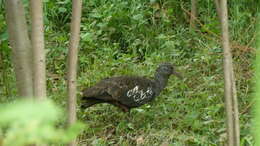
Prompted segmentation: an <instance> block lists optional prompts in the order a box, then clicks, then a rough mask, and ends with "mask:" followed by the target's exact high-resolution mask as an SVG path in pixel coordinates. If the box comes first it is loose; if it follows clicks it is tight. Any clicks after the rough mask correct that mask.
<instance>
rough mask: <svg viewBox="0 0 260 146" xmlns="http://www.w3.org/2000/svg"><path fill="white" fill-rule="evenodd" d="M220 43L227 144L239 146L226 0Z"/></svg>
mask: <svg viewBox="0 0 260 146" xmlns="http://www.w3.org/2000/svg"><path fill="white" fill-rule="evenodd" d="M220 10H221V29H222V45H223V48H224V78H225V106H226V116H227V135H228V145H229V146H239V145H240V144H239V143H240V129H239V117H238V114H239V113H238V104H237V94H236V86H235V77H234V71H233V64H232V54H231V49H230V46H229V35H228V13H227V1H226V0H221V2H220Z"/></svg>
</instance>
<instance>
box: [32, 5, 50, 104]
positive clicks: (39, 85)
mask: <svg viewBox="0 0 260 146" xmlns="http://www.w3.org/2000/svg"><path fill="white" fill-rule="evenodd" d="M30 9H31V17H32V18H31V19H32V34H31V38H32V49H33V89H34V96H35V97H36V98H38V99H43V98H45V97H46V75H45V74H46V72H45V68H46V67H45V51H44V29H43V12H42V0H30Z"/></svg>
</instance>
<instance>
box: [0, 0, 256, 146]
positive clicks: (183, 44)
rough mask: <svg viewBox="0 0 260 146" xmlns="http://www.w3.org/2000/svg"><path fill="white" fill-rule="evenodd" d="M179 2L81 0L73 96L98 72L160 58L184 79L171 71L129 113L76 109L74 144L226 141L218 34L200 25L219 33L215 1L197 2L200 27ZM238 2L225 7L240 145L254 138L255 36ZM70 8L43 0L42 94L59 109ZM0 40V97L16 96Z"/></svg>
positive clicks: (148, 68)
mask: <svg viewBox="0 0 260 146" xmlns="http://www.w3.org/2000/svg"><path fill="white" fill-rule="evenodd" d="M232 2H233V1H232ZM248 3H253V2H251V1H248ZM181 4H182V5H183V6H185V8H187V9H188V8H189V5H187V4H189V3H187V2H185V3H184V2H182V1H168V0H165V1H155V3H150V1H143V0H135V1H132V2H130V1H123V0H112V1H103V0H94V1H86V2H85V4H84V9H83V17H82V25H81V42H80V51H79V65H78V91H79V94H78V97H79V99H78V102H80V91H81V90H82V89H84V88H86V87H89V86H91V85H93V84H95V83H96V82H97V81H99V80H101V79H102V78H105V77H109V76H117V75H133V74H134V75H140V76H148V77H152V76H153V73H154V70H155V68H156V67H157V65H158V64H159V63H160V62H166V61H168V62H171V63H173V64H175V65H176V66H177V68H178V70H179V72H181V73H182V74H183V76H184V79H183V80H180V79H177V78H176V77H171V78H170V81H169V84H168V86H167V88H166V89H165V90H164V91H163V92H162V93H161V95H160V96H159V97H158V98H156V99H155V101H153V102H152V103H150V104H147V105H144V106H142V107H140V108H136V109H133V110H132V111H131V114H130V117H129V115H128V114H126V113H122V112H121V110H119V109H118V108H116V107H114V106H112V105H108V104H100V105H96V106H93V107H91V108H89V109H86V110H85V111H82V110H80V109H79V108H78V119H79V120H80V121H83V122H84V123H85V124H86V128H85V130H84V132H83V133H82V134H81V135H80V136H79V142H80V144H82V145H86V144H87V145H96V146H103V145H120V146H121V145H125V146H128V145H136V144H138V145H147V146H148V145H162V144H165V145H166V144H169V145H174V146H175V145H177V146H185V145H194V146H197V145H201V146H207V145H210V146H211V145H222V144H224V143H225V138H226V135H225V126H226V125H225V113H224V112H225V110H224V81H223V68H222V58H223V54H222V49H221V46H220V45H219V39H218V38H216V37H214V36H213V35H212V34H210V33H209V32H207V30H210V31H212V32H214V33H215V34H217V35H219V33H220V31H219V26H218V25H219V24H218V22H217V17H216V14H215V13H213V11H214V5H213V3H211V2H210V1H205V2H203V3H201V7H200V19H201V21H202V23H204V26H199V27H198V30H199V31H197V32H191V31H189V30H188V26H189V25H188V23H187V16H186V14H185V13H184V12H183V11H182V10H181V8H180V6H181ZM243 4H244V3H243V2H242V1H240V2H239V3H238V5H231V6H230V15H231V18H230V24H231V25H230V32H231V33H230V36H231V38H232V39H231V40H232V44H233V46H232V48H233V49H232V52H233V59H234V67H235V75H236V79H237V90H238V101H239V111H240V125H241V126H240V127H241V145H245V146H247V145H253V143H254V141H253V138H252V135H251V133H250V128H251V119H252V115H251V114H250V109H251V105H252V102H253V101H252V97H251V93H252V83H253V81H252V80H251V77H252V73H253V72H252V68H253V65H252V60H254V58H255V56H254V51H253V50H252V49H251V48H253V47H255V46H254V44H253V43H250V42H252V41H254V40H252V38H254V37H253V36H254V31H255V29H254V25H255V13H256V10H255V9H254V8H251V7H250V5H247V7H244V5H243ZM70 7H71V3H69V2H68V1H65V2H58V1H46V2H45V13H46V15H45V17H46V18H45V25H46V27H45V28H46V29H45V40H46V49H47V85H48V95H49V98H50V99H52V100H54V101H55V102H56V103H57V104H59V105H61V106H63V107H64V108H65V105H66V101H67V100H66V79H65V76H66V59H67V58H66V57H67V48H68V38H69V35H68V32H69V22H70V11H71V8H70ZM237 9H243V11H241V12H240V11H236V10H237ZM57 18H61V19H57ZM0 19H3V18H2V17H0ZM240 20H243V21H240ZM0 24H1V25H3V26H5V25H4V24H2V23H0ZM205 28H206V29H205ZM1 33H2V32H1ZM1 41H2V42H3V43H1V44H0V45H1V46H2V45H3V46H5V47H1V48H5V51H3V55H2V56H3V59H4V63H3V64H2V66H0V67H2V68H3V69H4V70H3V71H1V75H2V74H3V75H4V76H3V78H1V79H0V83H1V84H3V85H5V86H1V87H0V91H3V92H0V96H1V97H5V98H1V101H8V100H10V99H13V98H10V97H14V96H15V95H16V90H15V78H14V73H13V70H12V68H11V63H10V49H9V47H8V45H7V44H8V43H7V40H6V39H2V38H1ZM237 44H240V45H241V46H238V45H237ZM247 45H248V46H247ZM245 46H246V47H245ZM6 85H8V86H6Z"/></svg>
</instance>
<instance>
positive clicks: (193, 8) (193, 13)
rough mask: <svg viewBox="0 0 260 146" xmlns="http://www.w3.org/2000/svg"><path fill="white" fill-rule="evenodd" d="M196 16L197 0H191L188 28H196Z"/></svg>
mask: <svg viewBox="0 0 260 146" xmlns="http://www.w3.org/2000/svg"><path fill="white" fill-rule="evenodd" d="M196 18H197V0H191V16H190V28H196V23H195V19H196Z"/></svg>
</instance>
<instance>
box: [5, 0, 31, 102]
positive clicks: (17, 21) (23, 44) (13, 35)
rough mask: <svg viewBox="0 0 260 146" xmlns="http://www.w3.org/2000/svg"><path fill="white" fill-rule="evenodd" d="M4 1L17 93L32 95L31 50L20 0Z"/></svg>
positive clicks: (26, 95) (25, 95) (24, 95)
mask: <svg viewBox="0 0 260 146" xmlns="http://www.w3.org/2000/svg"><path fill="white" fill-rule="evenodd" d="M5 3H6V22H7V28H8V34H9V40H10V45H11V47H12V59H13V63H14V69H15V75H16V86H17V89H18V95H19V96H22V97H32V96H33V81H32V68H31V65H32V64H31V63H32V54H31V52H32V51H31V45H30V40H29V36H28V31H27V24H26V20H25V15H24V8H23V4H22V1H21V0H7V1H5Z"/></svg>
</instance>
